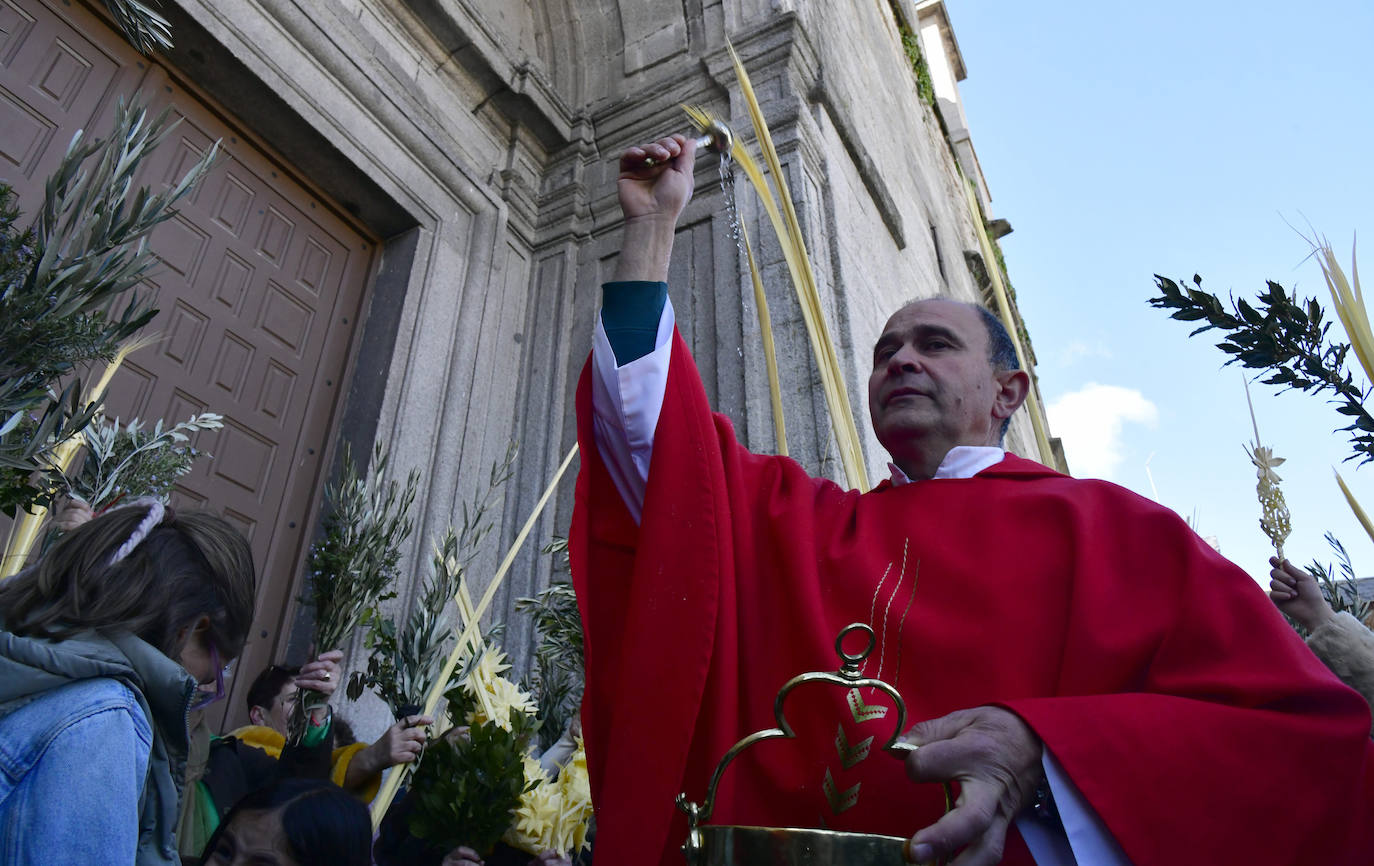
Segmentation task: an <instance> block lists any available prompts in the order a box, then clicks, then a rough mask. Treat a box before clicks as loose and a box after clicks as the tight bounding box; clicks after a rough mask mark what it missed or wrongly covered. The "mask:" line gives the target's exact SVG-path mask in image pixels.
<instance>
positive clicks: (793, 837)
mask: <svg viewBox="0 0 1374 866" xmlns="http://www.w3.org/2000/svg"><path fill="white" fill-rule="evenodd" d="M856 631H857V632H860V633H862V634H864V635H865V636H867V638H868V645H867V646H866V647H865V648H864V651H863V652H862V653H858V654H855V655H851V654H850V653H847V652H845V651H844V639H845V638H846V637H847V636H848V635H849V634H850V633H852V632H856ZM875 643H876V639H875V638H874V635H873V629H871V628H869V627H868V626H867V625H865V624H864V623H861V622H856V623H852V624H850V625H847V626H845V627H844V629H842V630H841V631H840V635H839V637H837V638H836V639H835V653H836V655H838V656H839V657H840V669H839V670H837V671H834V672H833V673H832V672H829V671H813V672H811V673H805V674H800V675H798V676H795V677H793V678H792V679H790V680H788V681H787V682H786V683H784V684H783V687H782V688H781V689H779V690H778V694H777V697H776V698H774V700H773V718H775V719H776V720H777V722H778V726H777V727H776V728H768V729H766V730H762V731H755V732H754V733H752V734H749V735H748V736H746V737H745V738H744V739H742V740H740V741H739V742H737V743H735V745H733V746H731V747H730V750H729V751H727V752H726V753H725V756H724V757H722V758H721V759H720V763H719V764H717V765H716V770H715V772H714V773H712V774H711V782H710V784H709V785H707V786H706V799H705V800H704V801H703V802H702V803H701V804H700V805H698V804H696V803H693V802H691V801H690V800H688V799H687V795H686V794H685V793H683V794H678V795H677V806H678V808H679V809H681V810H682V811H683V812H685V813H687V826H688V830H687V841H686V842H684V843H683V845H682V854H683V856H684V857H685V858H686V860H687V864H688V866H832V864H852V866H902V864H905V863H906V862H907V860H906V857H905V849H906V843H907V841H908V840H907V838H906V837H902V836H878V835H872V834H868V833H845V832H840V831H837V830H815V829H807V828H801V827H746V826H740V825H731V824H707V823H706V822H707V821H709V820H710V818H711V810H712V809H713V808H715V799H716V786H717V785H718V784H719V783H720V778H721V776H722V775H723V774H724V773H725V768H726V767H727V766H728V765H729V764H730V762H731V761H733V760H734V759H735V757H736V756H738V755H739V753H740V752H743V751H744V750H745V749H747V748H749V747H750V746H752V745H754V744H755V743H760V742H763V741H764V740H772V739H777V738H779V737H783V738H787V739H792V738H794V737H795V736H796V734H795V733H793V731H792V726H791V725H790V724H789V723H788V721H787V718H786V716H785V715H784V714H783V702H784V701H785V700H786V698H787V695H788V694H789V693H790V692H791V691H792V689H794V688H796V687H797V686H799V685H802V684H804V683H830V684H831V685H836V686H840V687H842V688H845V689H857V688H875V689H878V690H879V691H881V692H883V693H884V694H886V695H887V696H888V697H890V698H892V700H893V702H894V703H895V704H896V707H897V724H896V725H895V726H894V728H893V731H892V736H891V737H889V738H888V740H887V743H886V744H885V745H883V747H882V748H883V749H884V750H886V751H888V752H891V753H893V754H898V753H903V752H912V751H915V750H916V746H913V745H911V744H910V743H899V742H897V738H898V737H899V736H901V733H902V729H903V728H904V727H905V726H906V702H905V701H903V700H902V696H901V695H900V694H898V692H897V690H896V689H895V688H893V687H892V686H890V685H888V684H887V683H885V682H883V681H882V680H879V679H873V678H871V677H865V676H864V675H863V672H862V671H861V670H860V665H862V664H863V662H864V660H865V659H867V658H868V655H869V653H871V652H873V647H874V645H875ZM944 788H945V811H949V809H950V806H951V803H952V801H953V796H952V794H953V792H952V791H951V790H950V786H949V784H948V783H946V784H945V786H944Z"/></svg>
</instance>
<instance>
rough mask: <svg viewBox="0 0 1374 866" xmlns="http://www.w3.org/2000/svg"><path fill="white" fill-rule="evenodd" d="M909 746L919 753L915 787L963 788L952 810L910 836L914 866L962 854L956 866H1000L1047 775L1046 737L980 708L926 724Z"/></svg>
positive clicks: (913, 767)
mask: <svg viewBox="0 0 1374 866" xmlns="http://www.w3.org/2000/svg"><path fill="white" fill-rule="evenodd" d="M905 740H906V741H907V742H909V743H912V744H913V745H916V746H918V748H917V749H916V751H914V752H911V753H910V754H908V755H907V758H906V771H907V775H908V776H910V777H911V778H912V779H913V780H914V781H917V782H958V783H959V799H958V801H957V802H956V803H955V804H954V808H953V809H951V810H950V811H949V813H948V814H946V815H945V816H944V817H942V818H941V819H940V820H939V821H936V822H935V823H934V824H932V825H931V826H929V827H926V828H925V829H923V830H921V831H920V832H919V833H917V834H916V835H915V836H913V837H911V841H910V842H909V843H908V845H907V852H908V856H909V857H910V859H911V860H912V861H913V862H918V863H924V862H927V861H929V862H933V861H935V860H936V859H937V858H947V857H951V856H952V855H953V854H954V853H955V852H956V851H959V850H960V849H963V853H962V854H961V855H960V856H959V858H958V859H957V860H955V861H954V863H955V864H956V866H983V864H993V863H998V862H1000V861H1001V859H1002V847H1003V845H1005V844H1006V839H1007V828H1008V826H1010V824H1011V822H1012V820H1013V819H1014V818H1015V817H1016V813H1017V812H1019V811H1021V808H1022V807H1023V806H1025V805H1027V804H1029V803H1030V802H1031V801H1032V800H1033V799H1034V796H1035V787H1036V784H1037V783H1038V782H1039V781H1040V778H1041V776H1042V772H1043V771H1042V769H1041V766H1040V757H1041V755H1042V753H1043V752H1044V745H1043V744H1042V743H1041V742H1040V738H1039V737H1037V736H1036V735H1035V732H1034V731H1032V730H1031V729H1030V726H1029V725H1027V724H1026V723H1025V722H1023V721H1022V720H1021V718H1020V716H1017V715H1016V714H1015V713H1013V712H1011V711H1010V710H1004V709H1002V708H1000V707H975V708H973V709H971V710H959V711H957V712H953V713H950V714H949V715H947V716H943V717H941V718H938V719H931V720H930V721H928V722H921V723H920V724H919V725H916V726H915V727H913V728H912V729H911V730H910V731H908V732H907V734H906V737H905Z"/></svg>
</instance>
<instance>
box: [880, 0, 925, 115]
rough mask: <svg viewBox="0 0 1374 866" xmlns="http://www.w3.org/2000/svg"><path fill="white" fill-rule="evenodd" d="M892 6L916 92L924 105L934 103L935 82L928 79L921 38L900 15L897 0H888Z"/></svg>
mask: <svg viewBox="0 0 1374 866" xmlns="http://www.w3.org/2000/svg"><path fill="white" fill-rule="evenodd" d="M890 5H891V6H892V18H893V20H894V21H896V22H897V33H898V34H899V35H900V36H901V37H902V50H903V51H905V52H906V58H907V60H908V61H910V62H911V72H912V74H914V75H915V76H916V92H917V93H919V94H920V96H921V101H922V102H924V103H925V104H926V105H934V104H935V83H934V82H933V81H931V80H930V66H929V65H928V64H927V63H926V58H925V55H924V54H922V53H921V40H920V37H918V36H917V35H916V34H915V33H913V32H911V28H910V27H908V26H907V24H906V18H905V16H903V15H902V11H901V9H899V8H898V7H897V0H890Z"/></svg>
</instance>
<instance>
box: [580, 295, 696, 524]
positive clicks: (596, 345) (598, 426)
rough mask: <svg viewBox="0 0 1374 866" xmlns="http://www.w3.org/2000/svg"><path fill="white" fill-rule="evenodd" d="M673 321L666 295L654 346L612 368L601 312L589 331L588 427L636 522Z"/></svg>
mask: <svg viewBox="0 0 1374 866" xmlns="http://www.w3.org/2000/svg"><path fill="white" fill-rule="evenodd" d="M675 321H676V320H675V319H674V317H673V302H672V301H671V300H667V299H665V300H664V302H663V313H662V314H661V315H660V316H659V319H658V334H657V336H656V337H655V339H654V350H653V351H652V352H650V353H649V354H647V355H645V356H643V357H642V358H636V359H635V360H633V361H631V362H630V363H628V364H626V365H625V366H623V367H617V366H616V363H615V352H614V351H612V349H611V343H610V341H609V340H608V339H607V338H606V329H605V327H604V326H603V325H602V324H601V314H600V312H598V313H597V315H596V331H595V333H594V334H593V335H592V429H593V431H594V432H595V434H596V447H597V450H598V451H599V452H601V459H602V460H603V461H605V463H606V469H607V471H608V472H610V475H611V481H613V482H614V483H615V488H616V490H619V491H620V496H621V498H622V499H624V500H625V507H626V508H628V509H629V510H630V514H632V515H633V516H634V519H635V522H636V523H638V522H639V518H640V515H641V514H642V513H643V511H644V486H645V485H646V484H648V482H649V460H650V458H652V457H653V453H654V431H655V430H656V429H657V428H658V414H659V412H661V411H662V410H663V392H664V389H665V388H667V386H668V362H669V361H670V360H671V357H672V349H673V344H672V336H673V325H674V323H675Z"/></svg>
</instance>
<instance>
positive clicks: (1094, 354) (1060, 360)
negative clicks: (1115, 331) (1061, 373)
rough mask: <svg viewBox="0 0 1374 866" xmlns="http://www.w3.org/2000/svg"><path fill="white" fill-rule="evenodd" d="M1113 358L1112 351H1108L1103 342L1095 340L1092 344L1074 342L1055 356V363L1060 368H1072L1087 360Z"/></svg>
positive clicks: (1080, 341) (1083, 341)
mask: <svg viewBox="0 0 1374 866" xmlns="http://www.w3.org/2000/svg"><path fill="white" fill-rule="evenodd" d="M1111 357H1112V350H1111V349H1108V348H1107V344H1106V343H1105V342H1103V341H1102V340H1094V341H1093V342H1091V343H1089V342H1088V341H1087V340H1072V341H1070V342H1069V343H1068V345H1066V346H1064V347H1063V348H1062V349H1060V350H1059V351H1058V352H1057V353H1056V354H1055V357H1054V362H1055V364H1057V365H1058V366H1060V367H1071V366H1073V365H1074V364H1076V363H1078V362H1079V361H1082V360H1085V359H1090V358H1111Z"/></svg>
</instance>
